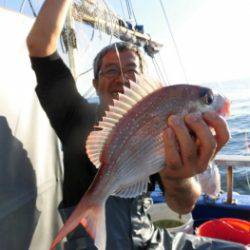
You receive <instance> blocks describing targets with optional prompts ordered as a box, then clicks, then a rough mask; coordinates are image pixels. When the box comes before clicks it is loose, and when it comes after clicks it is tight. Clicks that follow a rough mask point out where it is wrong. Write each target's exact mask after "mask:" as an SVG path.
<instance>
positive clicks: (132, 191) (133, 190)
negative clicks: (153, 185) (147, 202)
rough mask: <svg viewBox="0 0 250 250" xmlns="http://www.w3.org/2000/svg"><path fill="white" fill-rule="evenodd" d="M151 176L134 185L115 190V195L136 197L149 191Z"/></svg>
mask: <svg viewBox="0 0 250 250" xmlns="http://www.w3.org/2000/svg"><path fill="white" fill-rule="evenodd" d="M148 182H149V178H148V177H147V178H146V179H143V180H139V181H138V182H135V183H134V184H132V185H129V186H122V187H120V188H119V189H117V190H116V191H115V192H114V195H115V196H119V197H122V198H132V197H136V196H138V195H140V194H142V193H145V192H146V191H147V187H148Z"/></svg>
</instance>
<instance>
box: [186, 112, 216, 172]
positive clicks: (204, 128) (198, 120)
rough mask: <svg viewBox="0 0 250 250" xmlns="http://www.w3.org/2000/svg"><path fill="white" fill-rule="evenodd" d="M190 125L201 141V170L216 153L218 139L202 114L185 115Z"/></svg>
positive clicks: (199, 160)
mask: <svg viewBox="0 0 250 250" xmlns="http://www.w3.org/2000/svg"><path fill="white" fill-rule="evenodd" d="M185 122H186V124H187V125H188V127H189V128H190V129H191V130H192V131H193V132H194V133H195V134H196V136H197V139H198V141H199V159H198V162H199V163H198V165H199V166H200V169H199V172H202V171H204V170H205V169H206V167H207V164H208V162H209V161H210V159H211V157H212V156H213V155H214V152H215V149H216V140H215V139H214V136H213V135H212V133H211V131H210V129H209V127H208V125H207V124H206V123H205V122H204V120H203V119H202V115H201V114H189V115H186V116H185Z"/></svg>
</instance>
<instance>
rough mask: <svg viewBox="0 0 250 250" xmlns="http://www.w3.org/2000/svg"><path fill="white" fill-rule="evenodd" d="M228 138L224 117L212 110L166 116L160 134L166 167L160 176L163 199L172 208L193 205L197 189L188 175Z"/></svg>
mask: <svg viewBox="0 0 250 250" xmlns="http://www.w3.org/2000/svg"><path fill="white" fill-rule="evenodd" d="M210 128H212V129H213V130H211V129H210ZM212 131H214V132H215V134H214V133H213V132H212ZM229 137H230V135H229V130H228V127H227V124H226V122H225V120H224V119H223V118H222V117H220V116H219V115H217V114H216V113H215V112H206V113H204V114H188V115H186V116H185V117H184V118H181V117H180V116H175V115H173V116H170V117H169V119H168V128H167V129H166V131H165V132H164V136H163V139H164V144H165V156H166V167H165V168H164V169H163V170H162V171H161V172H160V175H161V179H162V182H163V186H164V188H165V192H166V199H167V201H168V203H169V201H170V204H169V205H170V206H171V207H172V208H173V209H174V210H178V211H179V212H182V211H185V212H186V211H187V210H191V209H192V208H193V206H194V204H195V202H196V200H197V199H198V197H199V195H200V192H201V191H200V187H199V184H198V183H196V182H195V180H194V179H193V178H192V177H193V176H195V175H196V174H199V173H202V172H204V171H205V170H206V168H207V166H208V163H209V161H210V160H211V159H212V158H213V157H214V156H215V154H216V153H217V152H218V151H219V150H220V149H221V148H222V147H223V146H224V145H225V143H226V142H227V141H228V139H229Z"/></svg>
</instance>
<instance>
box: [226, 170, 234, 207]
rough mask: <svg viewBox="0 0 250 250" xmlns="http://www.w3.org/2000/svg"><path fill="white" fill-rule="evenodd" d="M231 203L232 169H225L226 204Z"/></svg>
mask: <svg viewBox="0 0 250 250" xmlns="http://www.w3.org/2000/svg"><path fill="white" fill-rule="evenodd" d="M232 201H233V167H232V166H229V167H228V168H227V203H229V204H232Z"/></svg>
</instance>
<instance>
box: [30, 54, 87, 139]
mask: <svg viewBox="0 0 250 250" xmlns="http://www.w3.org/2000/svg"><path fill="white" fill-rule="evenodd" d="M31 63H32V68H33V70H34V71H35V74H36V78H37V86H36V93H37V96H38V98H39V101H40V103H41V105H42V107H43V109H44V111H45V112H46V114H47V116H48V118H49V120H50V123H51V125H52V127H53V128H54V130H55V131H56V133H57V135H58V137H59V138H60V140H61V141H62V142H63V143H65V141H67V139H68V137H69V135H70V132H71V131H72V129H73V127H75V126H79V125H80V124H77V122H78V123H82V117H85V119H86V120H87V121H88V111H87V110H88V103H87V101H86V100H85V99H84V98H83V97H82V96H81V95H80V94H79V93H78V91H77V88H76V84H75V80H74V78H73V76H72V75H71V72H70V70H69V69H68V67H67V66H66V65H65V64H64V62H63V61H62V59H61V58H60V56H59V55H58V53H57V52H55V53H54V54H52V55H50V56H48V57H43V58H38V57H32V58H31ZM84 113H85V114H84Z"/></svg>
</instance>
